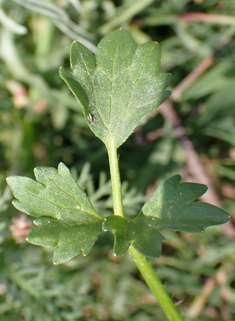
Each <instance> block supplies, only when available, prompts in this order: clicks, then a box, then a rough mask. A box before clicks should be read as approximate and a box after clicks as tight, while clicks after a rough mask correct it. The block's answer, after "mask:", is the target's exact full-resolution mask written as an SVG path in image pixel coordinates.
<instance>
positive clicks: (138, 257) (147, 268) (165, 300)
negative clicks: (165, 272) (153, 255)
mask: <svg viewBox="0 0 235 321" xmlns="http://www.w3.org/2000/svg"><path fill="white" fill-rule="evenodd" d="M129 252H130V254H131V256H132V258H133V260H134V262H135V263H136V265H137V267H138V269H139V271H140V273H141V274H142V276H143V278H144V280H145V282H146V283H147V285H148V287H149V288H150V290H151V291H152V293H153V294H154V296H155V298H156V299H157V301H158V303H159V304H160V306H161V308H162V310H163V311H164V313H165V315H166V316H167V318H168V320H170V321H183V319H182V317H181V315H180V313H179V311H178V310H177V308H176V307H175V305H174V303H173V301H172V300H171V298H170V296H169V294H168V293H167V292H166V290H165V288H164V286H163V285H162V283H161V281H160V280H159V278H158V276H157V274H156V273H155V272H154V270H153V268H152V266H151V265H150V264H149V262H148V260H147V259H146V257H144V256H143V255H142V254H140V253H139V252H138V251H137V250H136V249H135V248H134V247H133V246H131V247H130V249H129Z"/></svg>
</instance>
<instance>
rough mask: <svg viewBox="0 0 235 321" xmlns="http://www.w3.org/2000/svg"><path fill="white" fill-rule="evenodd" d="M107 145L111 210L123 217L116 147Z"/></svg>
mask: <svg viewBox="0 0 235 321" xmlns="http://www.w3.org/2000/svg"><path fill="white" fill-rule="evenodd" d="M106 147H107V151H108V157H109V166H110V175H111V181H112V194H113V210H114V214H115V215H119V216H122V217H124V209H123V200H122V184H121V179H120V172H119V165H118V157H117V149H116V148H115V147H114V146H113V145H112V144H109V145H108V146H106Z"/></svg>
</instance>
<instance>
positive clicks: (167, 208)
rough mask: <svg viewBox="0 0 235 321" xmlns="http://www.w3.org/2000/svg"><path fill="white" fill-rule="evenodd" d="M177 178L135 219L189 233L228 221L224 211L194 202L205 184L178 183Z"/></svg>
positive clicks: (157, 192) (150, 201)
mask: <svg viewBox="0 0 235 321" xmlns="http://www.w3.org/2000/svg"><path fill="white" fill-rule="evenodd" d="M180 180H181V177H180V175H176V176H173V177H171V178H169V179H168V180H166V181H165V182H164V183H162V184H161V185H160V186H159V187H158V188H157V189H156V191H155V192H154V193H153V194H152V196H151V197H150V198H149V200H148V201H147V202H146V203H145V205H144V206H143V208H142V210H141V212H140V214H139V215H138V216H137V219H141V218H142V217H143V216H148V217H151V218H152V222H151V224H150V225H151V226H154V227H157V228H159V229H170V230H174V231H184V232H190V233H198V232H202V231H203V230H204V228H206V227H209V226H211V225H219V224H223V223H225V222H227V221H228V220H229V214H228V213H227V212H225V211H224V210H222V209H220V208H218V207H216V206H213V205H211V204H207V203H201V202H194V203H193V201H194V200H196V199H197V198H198V197H200V196H201V195H202V194H204V193H205V192H206V190H207V186H206V185H202V184H195V183H181V184H180Z"/></svg>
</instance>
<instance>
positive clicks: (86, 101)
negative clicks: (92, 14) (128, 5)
mask: <svg viewBox="0 0 235 321" xmlns="http://www.w3.org/2000/svg"><path fill="white" fill-rule="evenodd" d="M94 59H95V58H94V56H93V54H92V53H89V50H88V49H86V48H85V47H84V46H83V45H81V44H79V43H76V42H75V43H73V45H72V48H71V70H72V71H71V72H68V71H66V70H65V69H63V68H62V69H60V75H61V77H62V79H64V80H65V82H66V83H67V84H68V86H69V87H70V89H71V91H72V92H73V94H74V95H75V96H76V98H77V99H78V101H79V102H80V104H81V105H82V107H83V110H84V114H85V116H86V118H87V119H88V125H89V127H90V128H91V130H92V131H93V132H94V134H95V135H96V136H97V137H98V138H100V139H101V140H102V141H103V142H104V143H105V145H106V146H108V145H109V144H112V145H113V146H114V147H115V148H118V147H119V146H120V145H122V144H123V143H124V142H125V140H126V139H127V138H128V137H129V136H130V134H131V133H132V132H133V130H134V129H135V128H136V126H137V125H138V124H139V122H140V121H141V120H142V118H144V117H145V116H146V115H148V114H150V113H151V112H152V111H153V110H155V109H156V108H157V107H158V106H159V105H160V104H161V103H162V102H164V101H165V100H166V99H167V98H168V97H169V95H170V91H167V90H165V89H166V87H167V86H168V84H169V81H170V75H169V74H158V73H157V72H158V70H159V66H160V48H159V45H158V43H156V42H149V43H146V44H143V45H141V46H139V47H138V48H137V46H136V43H135V42H134V40H133V39H132V37H131V36H130V35H129V33H128V32H127V31H125V30H123V29H118V30H116V31H114V32H112V33H110V34H109V35H107V36H106V37H104V38H103V39H102V40H101V42H100V43H99V45H98V47H97V52H96V64H95V62H94ZM76 82H77V87H78V89H76ZM81 89H83V91H81ZM84 94H85V95H84ZM88 115H91V116H90V117H88ZM91 119H92V121H91Z"/></svg>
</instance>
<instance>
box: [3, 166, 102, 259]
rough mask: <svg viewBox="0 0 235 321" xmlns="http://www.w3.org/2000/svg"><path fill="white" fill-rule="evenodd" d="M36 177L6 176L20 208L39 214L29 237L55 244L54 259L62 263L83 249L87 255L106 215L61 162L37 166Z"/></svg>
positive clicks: (30, 239) (29, 239) (43, 243)
mask: <svg viewBox="0 0 235 321" xmlns="http://www.w3.org/2000/svg"><path fill="white" fill-rule="evenodd" d="M35 177H36V179H37V181H35V180H33V179H30V178H27V177H20V176H11V177H8V178H7V182H8V185H9V186H10V188H11V190H12V193H13V195H14V196H15V197H16V200H14V201H13V205H14V206H15V207H16V208H17V209H18V210H20V211H22V212H24V213H26V214H29V215H31V216H35V217H38V219H36V220H35V225H36V227H35V228H34V229H33V230H32V231H31V232H30V234H29V236H28V241H29V242H31V243H33V244H37V245H43V246H49V247H54V246H56V250H55V254H54V263H55V264H59V263H62V262H64V261H66V260H68V259H70V258H72V257H73V256H75V255H77V254H78V253H79V252H80V251H83V254H84V255H87V254H88V253H89V251H90V250H91V248H92V246H93V244H94V242H95V241H96V239H97V237H98V235H99V234H100V232H101V230H102V222H103V217H102V216H100V215H99V214H97V213H96V211H95V210H94V208H93V206H92V204H91V203H90V201H89V199H88V198H87V196H86V194H85V193H84V192H83V191H82V189H81V188H80V187H79V186H78V185H77V183H76V182H75V180H74V179H73V178H72V176H71V174H70V171H69V169H68V168H67V167H66V166H65V165H64V164H63V163H60V164H59V166H58V170H56V169H55V168H52V167H37V168H35Z"/></svg>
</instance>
